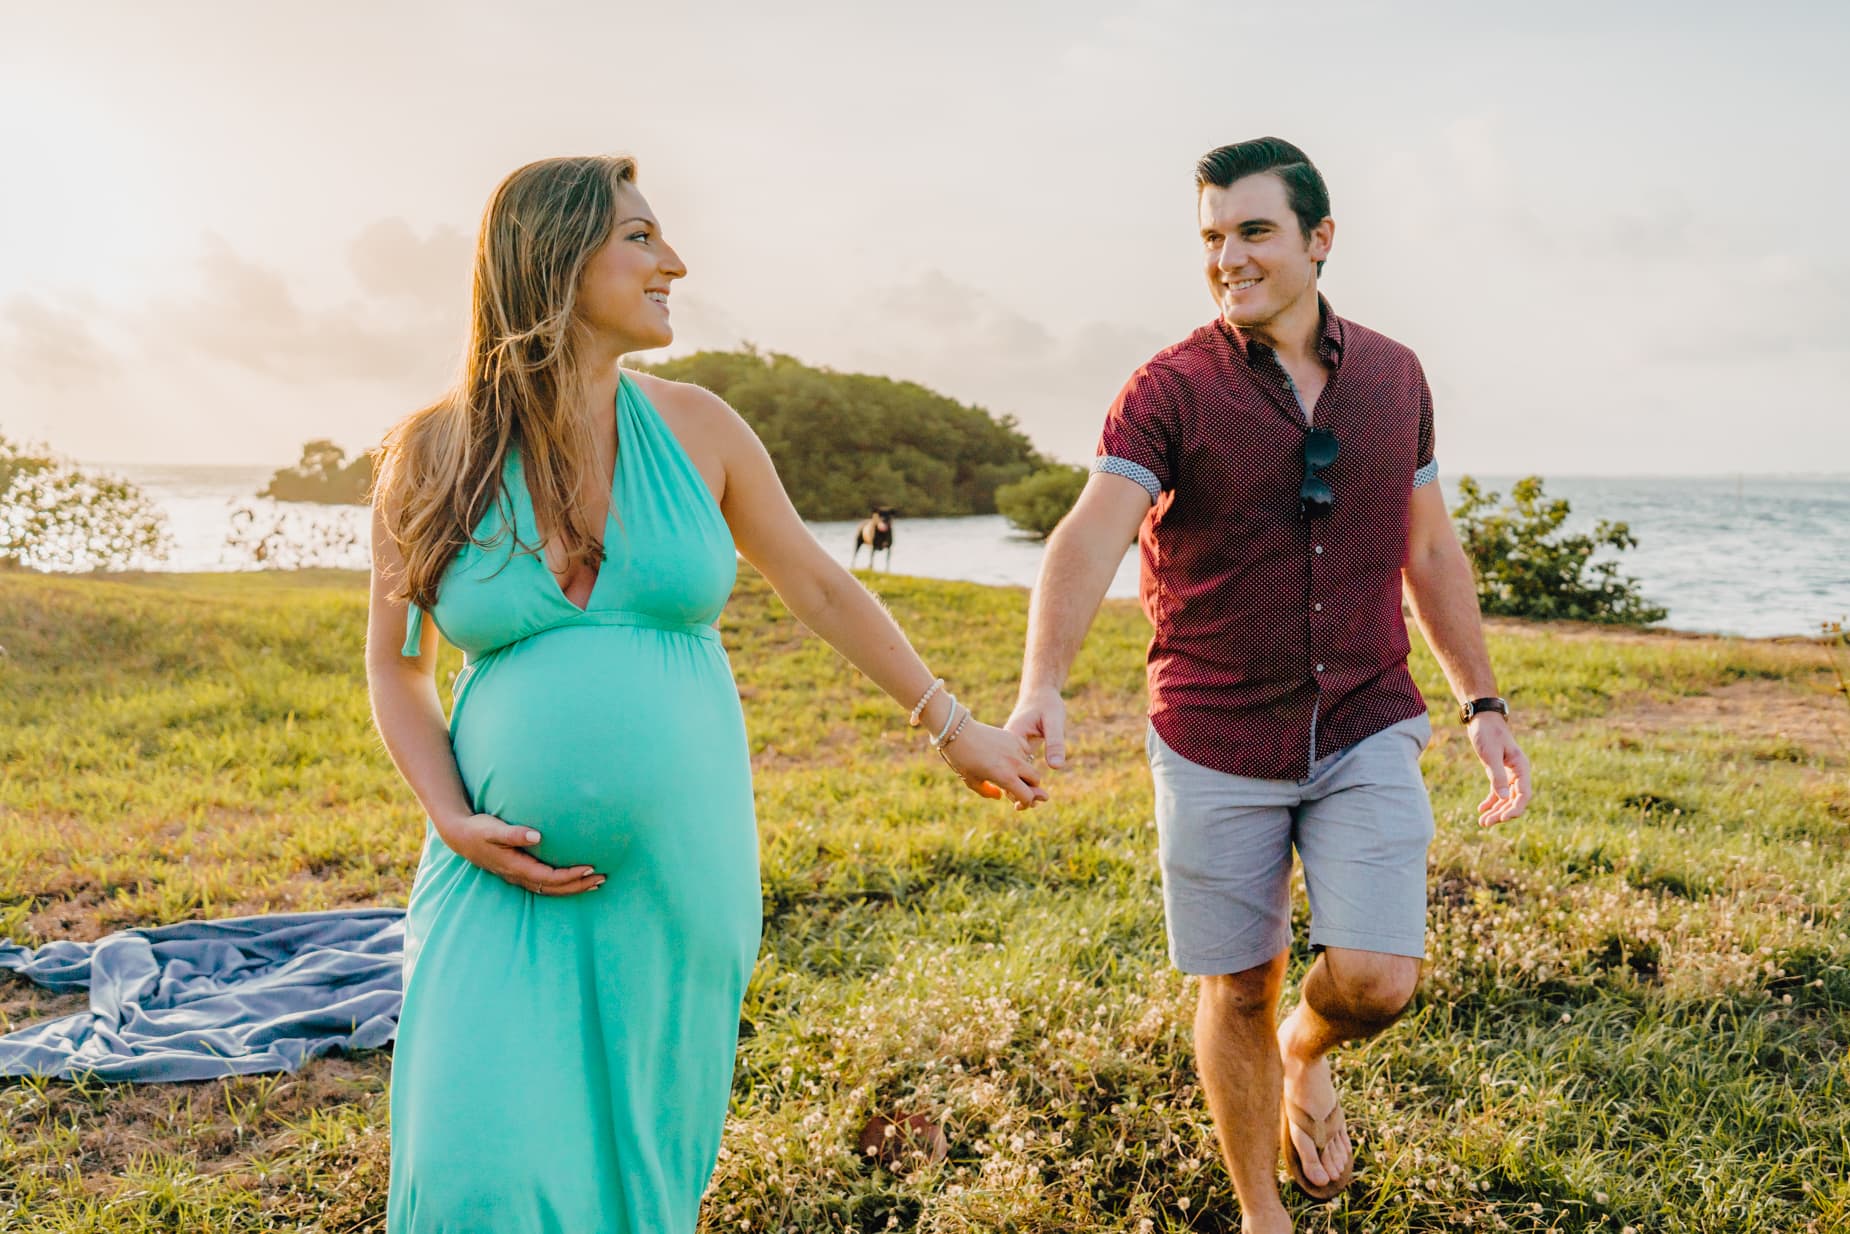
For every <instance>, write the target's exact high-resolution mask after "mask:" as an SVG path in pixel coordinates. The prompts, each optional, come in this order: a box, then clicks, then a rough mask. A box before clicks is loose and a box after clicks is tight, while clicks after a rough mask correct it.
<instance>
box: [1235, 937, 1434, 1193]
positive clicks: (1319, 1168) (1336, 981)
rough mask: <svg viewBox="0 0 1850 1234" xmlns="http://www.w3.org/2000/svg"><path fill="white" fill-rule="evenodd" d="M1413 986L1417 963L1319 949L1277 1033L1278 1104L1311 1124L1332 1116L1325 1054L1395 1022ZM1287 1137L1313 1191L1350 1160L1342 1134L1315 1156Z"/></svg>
mask: <svg viewBox="0 0 1850 1234" xmlns="http://www.w3.org/2000/svg"><path fill="white" fill-rule="evenodd" d="M1419 980H1420V961H1419V960H1417V959H1414V958H1412V957H1410V956H1398V955H1385V954H1383V953H1381V952H1378V951H1351V950H1348V949H1346V948H1342V947H1331V948H1328V949H1327V950H1325V951H1324V953H1323V954H1322V955H1321V956H1319V957H1318V958H1317V961H1316V963H1314V964H1312V965H1311V966H1310V971H1309V972H1307V973H1306V974H1305V975H1304V985H1303V988H1302V991H1301V994H1302V997H1301V998H1300V1000H1299V1002H1298V1005H1297V1006H1296V1007H1295V1008H1294V1009H1293V1010H1292V1012H1291V1014H1290V1015H1288V1016H1286V1017H1285V1022H1284V1023H1283V1024H1281V1025H1279V1026H1278V1036H1277V1045H1278V1051H1279V1054H1280V1056H1281V1061H1282V1064H1283V1082H1284V1085H1283V1086H1284V1095H1285V1097H1286V1099H1288V1100H1290V1101H1292V1102H1293V1103H1295V1104H1296V1105H1297V1106H1298V1107H1299V1108H1300V1109H1302V1110H1303V1111H1304V1112H1305V1113H1307V1114H1309V1115H1310V1116H1311V1117H1312V1118H1319V1119H1320V1118H1325V1117H1327V1116H1328V1115H1329V1114H1330V1112H1331V1111H1333V1110H1335V1109H1336V1108H1337V1096H1336V1087H1335V1085H1334V1084H1333V1083H1332V1082H1331V1079H1330V1060H1329V1053H1330V1051H1331V1050H1333V1049H1335V1048H1336V1047H1337V1046H1339V1045H1342V1044H1343V1043H1345V1042H1349V1041H1365V1040H1367V1039H1368V1038H1370V1037H1373V1036H1374V1035H1375V1034H1377V1033H1379V1032H1381V1031H1382V1030H1383V1029H1385V1028H1387V1027H1388V1026H1389V1025H1390V1024H1392V1023H1393V1022H1394V1021H1395V1020H1398V1019H1399V1018H1400V1016H1401V1013H1402V1012H1404V1011H1405V1010H1406V1009H1407V1005H1408V1004H1409V1003H1410V1002H1412V1001H1413V991H1414V989H1415V988H1416V987H1417V986H1418V985H1419ZM1272 1108H1273V1109H1274V1110H1276V1109H1277V1108H1278V1107H1277V1106H1276V1104H1274V1106H1273V1107H1272ZM1274 1134H1276V1133H1275V1132H1274ZM1291 1137H1292V1139H1293V1141H1295V1142H1296V1144H1297V1148H1298V1158H1299V1159H1300V1160H1301V1161H1302V1162H1303V1163H1304V1177H1306V1178H1308V1179H1309V1180H1310V1181H1311V1182H1312V1183H1314V1184H1316V1185H1317V1186H1319V1187H1321V1186H1322V1185H1323V1184H1324V1183H1327V1182H1329V1181H1330V1180H1331V1179H1334V1178H1336V1177H1338V1176H1340V1175H1341V1174H1342V1172H1343V1171H1344V1170H1345V1169H1347V1168H1348V1166H1349V1162H1350V1161H1351V1160H1352V1159H1353V1158H1354V1155H1355V1149H1354V1146H1353V1145H1352V1144H1351V1143H1350V1141H1349V1134H1348V1131H1347V1129H1346V1128H1344V1129H1343V1130H1340V1131H1338V1132H1337V1133H1336V1135H1334V1136H1332V1137H1331V1138H1330V1140H1329V1142H1328V1143H1327V1144H1325V1145H1324V1147H1323V1152H1322V1154H1321V1157H1319V1154H1318V1152H1317V1146H1316V1144H1315V1143H1314V1142H1313V1141H1312V1140H1311V1138H1310V1136H1309V1135H1308V1134H1307V1133H1306V1132H1304V1131H1302V1130H1300V1129H1299V1128H1297V1127H1296V1126H1295V1125H1294V1126H1293V1127H1292V1131H1291Z"/></svg>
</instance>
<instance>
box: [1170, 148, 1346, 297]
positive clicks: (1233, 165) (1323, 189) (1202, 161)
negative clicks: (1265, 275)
mask: <svg viewBox="0 0 1850 1234" xmlns="http://www.w3.org/2000/svg"><path fill="white" fill-rule="evenodd" d="M1262 171H1269V172H1271V173H1272V174H1273V175H1275V176H1277V177H1278V178H1279V179H1280V180H1283V181H1284V182H1285V200H1287V201H1288V202H1290V203H1291V212H1292V213H1293V214H1295V215H1297V216H1298V230H1299V231H1301V232H1302V233H1304V239H1305V240H1309V239H1310V233H1311V232H1312V231H1313V230H1315V229H1316V226H1317V224H1318V223H1321V222H1322V221H1323V220H1324V219H1326V218H1329V217H1330V190H1329V188H1328V187H1327V186H1326V185H1325V184H1324V183H1323V173H1322V172H1320V171H1318V170H1317V166H1316V164H1314V163H1312V162H1311V161H1310V156H1309V155H1308V154H1305V153H1304V152H1303V151H1302V150H1300V149H1298V148H1297V147H1296V146H1294V145H1292V144H1291V143H1290V142H1288V141H1285V140H1284V139H1282V138H1278V137H1255V138H1254V139H1253V140H1251V141H1236V142H1234V143H1233V144H1232V145H1231V146H1221V147H1219V148H1218V149H1214V150H1210V151H1208V152H1207V153H1206V154H1204V155H1202V156H1201V157H1200V158H1199V159H1197V160H1196V162H1195V192H1196V193H1197V194H1199V193H1200V192H1201V190H1202V189H1204V188H1207V187H1208V186H1209V185H1210V184H1211V185H1213V186H1214V187H1215V188H1218V189H1224V188H1226V187H1227V186H1228V185H1230V184H1232V183H1233V182H1234V181H1235V180H1243V179H1245V178H1246V177H1247V176H1252V175H1257V174H1258V173H1260V172H1262ZM1317 271H1318V273H1322V271H1323V263H1322V262H1318V263H1317Z"/></svg>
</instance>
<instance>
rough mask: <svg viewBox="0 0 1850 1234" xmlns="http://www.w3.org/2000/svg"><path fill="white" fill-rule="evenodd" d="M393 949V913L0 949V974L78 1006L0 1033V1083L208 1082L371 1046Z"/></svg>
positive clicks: (372, 911)
mask: <svg viewBox="0 0 1850 1234" xmlns="http://www.w3.org/2000/svg"><path fill="white" fill-rule="evenodd" d="M404 950H405V913H404V910H403V909H397V908H361V909H339V910H335V911H332V912H323V913H274V914H270V915H267V916H261V917H229V918H226V919H224V920H221V921H182V922H179V923H176V924H174V925H165V926H155V927H152V928H149V929H140V930H123V931H122V932H120V933H118V934H111V935H109V936H108V937H106V938H100V939H98V940H97V941H96V942H94V943H78V942H69V941H59V942H50V943H46V944H45V945H44V946H42V947H39V948H36V949H27V948H25V947H21V946H19V945H18V944H16V943H8V942H3V941H0V969H11V970H12V971H13V972H16V973H19V974H20V975H22V976H24V977H26V978H27V979H29V980H31V981H33V982H35V983H37V984H38V985H41V986H43V987H44V988H46V989H48V990H52V991H55V992H57V993H60V994H65V993H71V992H74V991H77V990H82V989H86V988H87V989H88V990H89V991H90V1010H88V1011H80V1012H78V1013H77V1014H75V1015H67V1016H62V1017H60V1018H58V1019H54V1020H46V1021H44V1022H43V1023H39V1024H32V1025H28V1026H27V1027H25V1028H22V1029H19V1030H18V1031H17V1032H13V1033H9V1034H7V1035H6V1036H4V1037H0V1075H13V1076H17V1075H50V1076H63V1077H66V1078H75V1077H77V1076H83V1075H90V1076H95V1077H97V1078H99V1079H104V1080H142V1081H149V1080H208V1079H216V1078H218V1077H221V1076H227V1075H248V1074H250V1073H252V1072H259V1071H294V1070H295V1069H296V1068H298V1067H300V1066H301V1065H302V1061H303V1060H304V1059H307V1058H312V1057H314V1056H315V1055H317V1054H326V1053H328V1052H329V1051H331V1050H365V1049H374V1048H377V1047H379V1046H383V1045H385V1044H386V1043H388V1042H390V1041H391V1040H392V1036H393V1034H394V1033H395V1032H396V1031H397V1029H398V1009H399V1005H400V1003H401V1002H402V996H403V989H404V986H403V980H402V976H403V967H404Z"/></svg>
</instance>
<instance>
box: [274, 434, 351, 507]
mask: <svg viewBox="0 0 1850 1234" xmlns="http://www.w3.org/2000/svg"><path fill="white" fill-rule="evenodd" d="M372 486H373V459H372V455H370V454H362V455H360V457H358V458H356V459H354V460H353V461H352V462H351V463H349V462H348V461H347V452H346V451H345V450H343V449H341V448H340V447H339V446H337V445H335V444H334V443H333V442H331V441H329V440H327V438H325V437H317V438H316V439H315V440H314V441H311V442H309V443H308V444H307V445H305V446H303V447H302V457H301V458H300V459H298V460H297V461H296V464H295V466H293V467H283V468H279V469H278V470H277V471H276V473H275V474H274V475H272V476H271V477H270V482H269V484H267V485H265V486H264V490H263V492H261V493H259V494H257V495H258V496H259V497H270V498H274V499H275V500H277V501H319V502H326V503H329V504H343V505H355V506H359V505H365V504H366V502H367V501H368V497H367V494H368V493H369V492H370V491H371V489H372Z"/></svg>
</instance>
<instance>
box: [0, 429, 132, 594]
mask: <svg viewBox="0 0 1850 1234" xmlns="http://www.w3.org/2000/svg"><path fill="white" fill-rule="evenodd" d="M166 524H167V520H166V518H165V516H163V515H162V514H161V512H160V511H159V510H157V509H155V508H154V504H153V503H152V502H150V501H149V500H148V499H147V497H146V496H144V495H143V494H142V491H141V490H140V489H138V488H136V487H135V486H134V485H133V484H130V483H129V482H128V481H127V480H120V479H117V478H115V477H113V476H105V475H98V474H93V473H91V472H87V471H85V470H83V469H82V468H80V467H78V466H76V465H75V464H73V463H68V462H65V461H64V460H62V459H59V458H55V457H53V456H52V455H51V454H49V453H47V452H46V451H45V448H44V447H42V446H37V447H30V448H28V447H24V446H19V445H15V444H14V443H13V442H11V441H9V440H8V439H7V438H6V437H5V436H4V435H0V566H4V567H12V568H15V569H19V568H24V569H28V570H120V569H123V568H125V567H127V566H130V565H133V564H135V563H136V562H137V561H138V560H145V561H158V560H159V559H161V558H163V557H165V556H166V555H167V525H166Z"/></svg>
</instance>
